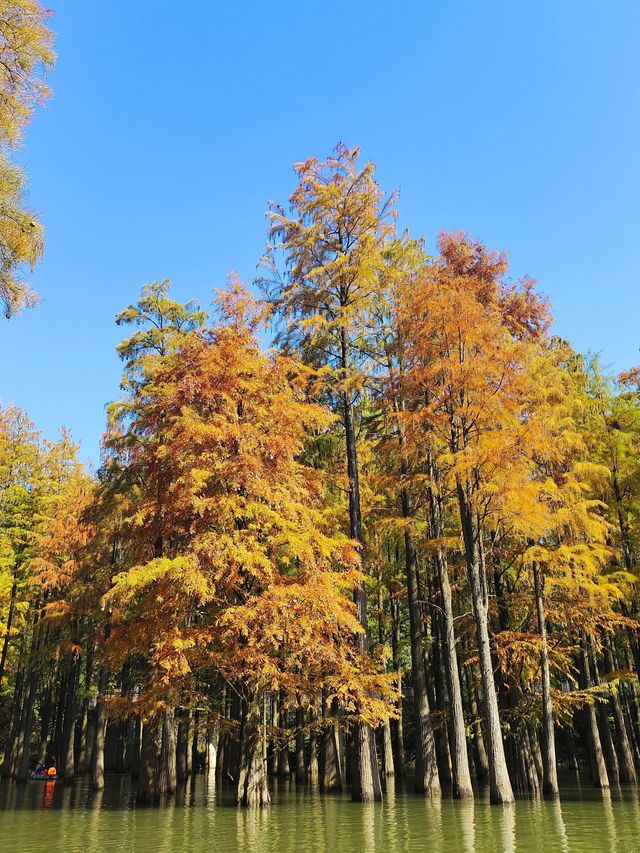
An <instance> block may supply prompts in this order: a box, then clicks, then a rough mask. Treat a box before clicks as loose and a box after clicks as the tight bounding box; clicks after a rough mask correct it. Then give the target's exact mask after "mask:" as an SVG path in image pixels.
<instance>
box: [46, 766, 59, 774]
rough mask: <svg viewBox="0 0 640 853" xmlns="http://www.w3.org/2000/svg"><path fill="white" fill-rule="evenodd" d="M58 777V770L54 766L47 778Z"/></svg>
mask: <svg viewBox="0 0 640 853" xmlns="http://www.w3.org/2000/svg"><path fill="white" fill-rule="evenodd" d="M57 775H58V771H57V770H56V768H55V767H53V766H52V767H50V768H49V769H48V770H47V776H57Z"/></svg>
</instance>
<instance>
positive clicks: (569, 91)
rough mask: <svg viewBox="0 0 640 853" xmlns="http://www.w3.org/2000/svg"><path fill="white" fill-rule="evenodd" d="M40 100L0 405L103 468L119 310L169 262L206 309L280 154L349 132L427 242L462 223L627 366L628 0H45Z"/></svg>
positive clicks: (630, 188) (235, 264) (636, 268)
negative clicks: (15, 409)
mask: <svg viewBox="0 0 640 853" xmlns="http://www.w3.org/2000/svg"><path fill="white" fill-rule="evenodd" d="M47 5H50V6H52V7H53V11H54V18H53V26H54V29H55V30H56V32H57V34H58V35H57V50H58V54H59V60H58V64H57V68H56V70H55V72H54V74H53V75H52V78H51V83H52V86H53V88H54V97H53V99H52V100H51V102H50V103H49V104H48V105H47V107H46V108H45V109H44V110H42V111H40V112H39V113H38V115H37V116H36V118H35V120H34V122H33V124H32V125H31V127H30V128H29V129H28V131H27V139H26V143H25V145H24V147H23V149H22V150H21V152H20V159H21V161H22V162H23V163H24V164H25V166H26V168H27V170H28V173H29V176H30V182H31V196H30V199H31V203H32V205H33V206H34V207H35V208H36V209H37V210H38V211H40V213H41V215H42V218H43V221H44V223H45V226H46V229H47V248H46V258H45V260H44V262H43V263H42V264H41V265H40V267H39V268H38V270H37V272H36V274H35V278H34V280H35V284H36V286H37V288H38V290H39V291H40V293H41V296H42V300H43V301H42V303H41V305H40V306H39V307H38V308H37V309H36V310H35V311H30V312H28V313H26V314H25V315H23V316H22V317H20V318H17V319H14V320H12V321H11V322H9V323H7V322H5V321H4V320H3V321H2V325H1V326H0V364H1V365H2V370H1V372H0V399H2V401H3V402H4V403H7V402H9V401H13V402H15V403H16V404H17V405H19V406H21V407H23V408H25V409H27V411H28V412H29V413H30V415H31V417H32V418H33V420H35V422H36V424H37V425H38V426H39V427H41V428H42V429H43V431H44V433H45V435H47V436H49V437H55V434H56V430H57V428H58V426H59V425H60V424H63V423H64V424H66V425H68V426H69V427H70V428H71V430H72V432H73V434H74V436H75V437H76V438H77V439H80V440H81V441H82V447H83V449H82V456H83V458H85V459H93V460H97V458H98V441H99V436H100V434H101V432H102V429H103V425H104V405H105V403H106V402H108V401H109V400H111V399H113V398H114V397H115V396H116V395H117V393H118V390H117V386H118V379H119V374H120V366H119V363H118V360H117V357H116V354H115V350H114V347H115V344H116V343H117V341H118V340H119V339H120V337H121V336H122V330H121V329H118V328H117V327H116V326H115V324H114V322H113V318H114V315H115V313H116V312H117V311H118V310H119V309H121V308H122V307H124V305H126V304H127V303H129V302H131V301H134V300H135V298H136V296H137V293H138V291H139V288H140V286H141V285H142V284H143V283H145V282H149V281H152V280H154V279H157V278H164V277H167V278H170V279H172V281H173V282H174V292H175V294H176V296H177V297H179V298H189V297H192V296H195V297H198V298H199V299H200V300H201V301H202V302H203V303H208V301H209V294H210V292H211V289H212V288H213V287H216V286H219V285H221V284H223V283H224V281H225V279H226V276H227V274H228V273H229V271H231V270H236V271H237V272H238V273H239V274H240V275H241V276H242V277H243V278H245V279H246V280H251V279H252V278H253V276H254V275H255V265H256V262H257V260H258V259H259V257H260V254H261V252H262V249H263V246H264V233H265V218H264V212H265V209H266V205H267V201H268V199H270V198H273V199H277V200H279V201H284V200H286V198H287V197H288V195H289V193H290V192H291V190H292V188H293V185H294V176H293V173H292V170H291V164H292V163H293V162H295V161H297V160H301V159H303V158H305V157H307V156H311V155H318V156H324V155H326V154H327V153H328V152H329V151H330V150H331V148H332V147H333V146H334V144H335V143H336V142H337V141H339V140H342V141H344V142H345V143H347V144H348V145H360V146H361V148H362V150H363V154H364V155H365V156H366V157H368V158H371V159H373V160H374V161H375V162H376V163H377V165H378V177H379V180H380V182H381V184H382V186H383V187H384V188H387V189H389V190H390V189H393V188H395V187H399V188H400V190H401V196H400V203H399V207H400V212H401V219H400V222H401V225H402V226H406V227H408V228H409V229H410V230H411V231H412V232H413V233H414V234H416V235H417V234H423V235H424V236H425V237H426V238H427V241H428V245H429V246H433V242H434V237H435V235H436V234H437V232H438V231H439V230H440V229H453V228H457V229H465V230H467V231H469V232H471V233H472V234H473V235H474V236H475V237H477V238H479V239H482V240H483V241H485V242H486V243H487V244H489V245H490V246H492V247H498V248H501V249H506V250H507V251H508V252H509V255H510V258H511V271H512V275H513V276H514V277H519V276H521V275H523V274H525V273H528V274H530V275H531V276H533V277H534V278H536V279H538V280H539V282H540V286H541V289H542V290H543V291H544V292H546V293H547V294H548V295H549V296H550V297H551V299H552V301H553V305H554V313H555V317H556V330H557V332H558V333H559V334H561V335H562V336H564V337H567V338H569V339H570V340H571V341H572V342H573V343H574V345H575V346H576V347H577V348H578V349H580V350H587V349H591V350H595V351H600V352H601V353H602V356H603V359H604V361H605V362H606V363H609V364H610V365H611V366H612V367H613V368H614V369H616V370H619V369H623V368H624V367H628V366H631V365H632V364H635V363H637V362H638V361H640V355H639V354H638V348H639V346H640V310H639V309H640V286H639V278H640V241H639V231H640V208H639V198H640V193H639V189H640V159H639V154H640V97H639V94H640V86H639V83H640V54H639V53H638V43H639V39H640V3H638V2H637V0H612V2H610V3H602V2H595V0H536V2H528V3H526V2H514V0H490V2H485V3H480V2H478V0H458V2H442V0H437V2H436V0H415V2H401V0H396V2H388V0H386V2H384V1H383V2H380V0H352V2H341V3H336V2H330V0H324V2H305V1H304V0H295V1H294V2H288V1H286V2H285V1H284V0H280V2H278V3H265V2H257V0H251V2H244V3H242V2H236V3H222V2H216V1H215V0H191V2H189V3H177V2H169V0H128V1H127V2H124V0H48V2H47Z"/></svg>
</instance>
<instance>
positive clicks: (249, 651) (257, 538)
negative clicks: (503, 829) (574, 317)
mask: <svg viewBox="0 0 640 853" xmlns="http://www.w3.org/2000/svg"><path fill="white" fill-rule="evenodd" d="M358 155H359V152H358V150H357V149H348V148H346V147H344V146H338V147H337V148H336V149H335V151H334V152H333V153H332V155H331V156H330V157H329V158H327V159H326V161H318V160H316V159H309V160H307V161H305V162H303V163H300V164H297V165H296V167H295V169H296V174H297V186H296V188H295V190H294V192H293V194H292V196H291V198H290V200H289V205H288V207H287V208H284V207H280V206H277V205H272V207H271V208H270V211H269V232H268V237H269V241H268V250H267V252H266V254H265V257H264V258H263V259H262V262H261V276H260V279H259V280H258V284H259V286H260V294H261V295H260V297H257V296H256V295H255V294H254V293H252V292H251V291H250V290H249V289H248V288H246V287H244V286H243V285H242V284H240V283H239V282H238V281H236V280H232V281H231V282H230V283H229V286H228V287H227V288H226V289H224V290H222V291H220V292H219V293H217V294H216V297H215V301H214V304H213V311H212V313H211V315H209V314H207V312H205V311H204V310H202V309H201V308H200V306H199V305H198V304H197V303H196V302H189V303H180V302H178V301H176V300H174V299H173V298H172V296H171V292H170V287H169V283H168V282H166V281H164V282H155V283H153V284H151V285H148V286H145V287H144V288H143V290H142V293H141V295H140V298H139V300H138V301H137V302H136V303H135V304H133V305H130V306H129V307H127V308H126V309H125V310H124V311H123V312H122V313H121V314H120V315H119V316H118V317H117V322H118V324H120V325H122V326H124V327H127V330H128V331H127V335H128V336H127V337H126V338H125V339H124V340H123V341H122V343H121V344H120V345H119V347H118V353H119V356H120V358H121V359H122V362H123V377H122V383H121V394H120V396H119V399H118V400H117V401H116V402H114V403H112V404H111V405H110V406H109V408H108V418H107V428H106V431H105V435H104V439H103V453H102V461H101V465H100V468H99V470H98V471H97V473H96V474H95V475H94V474H91V473H88V472H87V471H86V470H85V468H84V467H83V466H82V465H81V464H80V462H79V461H78V448H77V446H76V445H74V443H73V441H72V439H71V437H70V435H69V434H68V433H66V432H63V433H62V435H61V437H60V440H59V441H57V442H47V441H44V440H43V439H42V437H41V436H40V434H39V433H38V431H37V430H36V428H35V427H34V426H33V424H31V423H30V421H29V419H28V417H27V415H26V414H25V413H24V412H22V411H20V410H18V409H17V408H15V407H13V406H8V407H6V408H4V409H3V410H1V412H0V643H1V651H0V697H1V702H2V705H1V710H0V743H1V744H2V745H3V755H2V766H1V769H0V772H1V774H2V776H3V777H5V778H7V777H11V778H15V779H16V780H17V781H18V782H24V781H26V779H27V778H28V775H29V770H30V768H31V767H32V766H33V765H34V764H35V763H36V762H38V761H42V762H44V761H51V762H54V763H55V764H56V766H57V768H58V770H59V772H60V773H61V775H63V777H64V779H65V780H72V779H74V778H75V777H76V776H78V775H82V774H89V776H90V779H91V784H92V785H93V787H94V788H96V789H100V788H102V787H103V786H104V784H105V781H104V780H105V770H110V771H114V772H121V773H124V772H126V773H130V774H132V776H133V777H134V778H135V779H136V780H137V783H136V784H137V798H138V800H139V801H141V802H159V801H162V800H163V799H164V798H165V797H166V796H167V795H168V794H170V793H171V792H173V791H174V790H175V789H176V786H177V785H178V784H179V783H181V782H184V781H185V780H187V779H188V778H189V777H190V776H191V775H192V774H194V773H196V772H198V771H199V770H205V771H206V772H207V773H210V774H213V775H214V776H215V777H216V778H217V779H218V780H219V781H220V783H221V784H223V785H227V786H228V787H229V788H230V789H231V790H232V791H233V793H234V796H235V800H236V802H237V803H238V804H240V805H247V806H249V805H265V804H267V803H268V802H269V798H270V795H269V787H268V776H269V775H272V776H280V777H286V778H288V777H289V776H290V775H295V778H296V780H297V782H298V783H300V784H303V783H305V782H307V781H308V780H315V781H316V782H317V783H318V784H319V786H320V788H321V790H323V791H326V792H329V791H338V790H342V789H343V788H344V787H345V786H347V785H348V786H349V787H350V790H351V793H352V797H353V799H354V800H358V801H372V800H378V799H381V798H382V796H383V792H384V789H385V787H386V781H385V780H387V779H388V778H389V777H392V776H394V775H396V776H402V775H404V774H405V773H408V772H410V773H412V774H413V778H414V780H415V790H416V791H417V792H419V793H421V794H424V795H425V796H427V797H433V796H438V795H439V794H440V793H441V792H442V791H445V792H451V794H452V795H453V796H454V797H456V798H460V799H465V798H472V797H473V796H474V794H475V793H477V791H478V790H479V787H478V786H479V785H486V786H487V787H488V791H489V796H490V799H491V801H492V802H494V803H505V804H506V803H510V802H512V801H513V800H514V796H515V794H518V793H520V794H525V793H526V794H532V793H533V794H538V793H541V794H544V795H545V796H548V797H557V796H559V784H558V768H559V767H560V768H561V769H562V770H563V771H564V773H565V774H566V776H567V777H569V778H574V779H579V778H580V777H581V776H586V775H587V774H588V775H589V776H590V778H591V780H592V782H593V784H595V785H596V786H598V787H601V788H606V787H608V786H609V785H612V784H617V783H618V782H622V783H633V784H635V783H636V782H637V777H638V772H639V771H640V729H639V727H638V726H639V721H640V703H639V697H640V692H639V685H638V672H639V668H638V667H639V665H640V657H639V656H640V646H639V644H638V594H637V572H636V563H637V554H638V548H639V547H640V542H639V527H638V520H639V509H640V456H639V448H640V396H639V395H640V373H639V372H638V370H637V369H635V370H633V369H632V370H630V371H628V372H626V373H625V374H622V375H621V376H619V377H612V376H609V375H607V374H606V372H605V371H603V370H602V369H601V367H600V365H599V363H598V360H597V359H596V358H593V357H586V356H582V355H580V354H578V353H576V352H575V351H574V350H573V349H572V348H571V346H570V344H569V343H568V342H566V341H563V340H560V339H558V338H557V337H556V336H554V335H553V334H552V333H551V330H550V309H549V305H548V302H547V301H546V300H545V299H544V298H542V297H541V296H540V295H539V294H538V292H537V290H536V288H535V283H534V282H533V281H531V280H530V279H527V278H525V279H523V280H520V281H517V282H513V281H512V280H511V279H509V277H508V271H507V258H506V256H505V255H504V254H503V253H499V252H496V251H490V250H489V249H487V248H486V247H485V246H484V245H482V244H481V243H479V242H477V241H476V240H474V239H472V238H471V237H470V236H468V235H466V234H464V233H456V232H454V233H442V234H440V235H439V237H438V242H437V251H436V252H435V253H434V254H430V253H429V252H428V251H427V249H426V244H425V242H424V240H422V239H415V238H412V237H411V236H410V235H409V234H407V233H402V232H399V231H398V229H397V226H396V198H395V196H394V195H393V194H392V195H389V196H388V195H385V194H384V192H383V191H382V190H381V188H380V187H379V185H378V184H377V182H376V179H375V174H374V166H373V164H372V163H365V164H364V165H361V164H360V163H359V160H358ZM265 328H268V329H270V334H271V335H272V341H273V346H271V347H270V348H269V349H268V350H267V349H266V348H265V347H264V346H263V345H262V342H263V340H264V332H265ZM474 782H475V783H477V784H474Z"/></svg>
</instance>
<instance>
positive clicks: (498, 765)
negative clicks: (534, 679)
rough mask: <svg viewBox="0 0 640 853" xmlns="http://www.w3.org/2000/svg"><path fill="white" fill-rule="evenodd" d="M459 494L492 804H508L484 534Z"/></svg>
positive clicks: (461, 491)
mask: <svg viewBox="0 0 640 853" xmlns="http://www.w3.org/2000/svg"><path fill="white" fill-rule="evenodd" d="M457 494H458V505H459V508H460V522H461V526H462V534H463V539H464V546H465V554H466V560H467V575H468V577H469V586H470V588H471V606H472V609H473V615H474V619H475V624H476V642H477V644H478V655H479V661H480V678H481V681H482V692H483V697H484V718H485V729H486V736H487V743H486V747H487V757H488V760H489V798H490V800H491V802H492V803H502V804H507V803H512V802H513V801H514V796H513V789H512V787H511V780H510V779H509V773H508V770H507V761H506V758H505V753H504V744H503V742H502V730H501V727H500V714H499V712H498V699H497V696H496V685H495V681H494V677H493V663H492V660H491V642H490V639H489V601H488V591H487V579H486V575H485V572H484V571H483V569H482V567H481V565H480V554H479V548H478V539H477V537H478V536H480V535H481V531H480V529H479V528H477V527H476V524H475V522H474V517H473V509H472V507H471V504H470V501H469V498H468V496H467V492H466V489H465V488H464V486H463V485H462V483H460V482H459V483H458V484H457Z"/></svg>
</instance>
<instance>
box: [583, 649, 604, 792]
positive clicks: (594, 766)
mask: <svg viewBox="0 0 640 853" xmlns="http://www.w3.org/2000/svg"><path fill="white" fill-rule="evenodd" d="M580 680H581V684H580V686H581V688H582V689H583V690H586V689H587V688H588V687H589V685H590V681H591V676H590V672H589V656H588V652H587V637H586V634H584V633H583V634H582V638H581V643H580ZM583 720H584V726H585V735H586V738H587V746H588V749H589V759H590V764H591V778H592V780H593V784H594V786H595V787H596V788H608V787H609V776H608V774H607V766H606V763H605V759H604V752H603V750H602V743H601V741H600V733H599V731H598V718H597V716H596V709H595V708H594V707H593V705H592V704H587V705H585V707H584V709H583Z"/></svg>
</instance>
